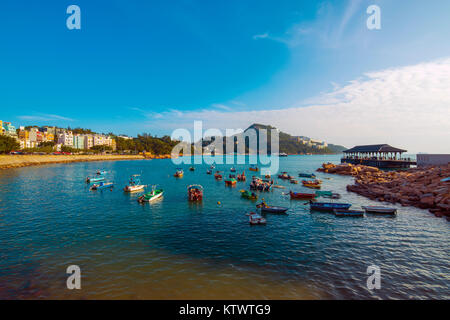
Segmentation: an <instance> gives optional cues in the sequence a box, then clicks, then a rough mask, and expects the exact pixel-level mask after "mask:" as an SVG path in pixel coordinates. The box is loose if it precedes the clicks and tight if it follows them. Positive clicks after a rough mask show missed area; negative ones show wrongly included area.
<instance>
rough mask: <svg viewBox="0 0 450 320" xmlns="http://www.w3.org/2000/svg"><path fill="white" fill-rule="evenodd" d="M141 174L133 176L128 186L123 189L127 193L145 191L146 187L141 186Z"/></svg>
mask: <svg viewBox="0 0 450 320" xmlns="http://www.w3.org/2000/svg"><path fill="white" fill-rule="evenodd" d="M139 177H140V175H139V174H133V175H132V176H131V177H130V180H129V181H128V185H126V186H125V188H123V191H125V192H136V191H141V190H144V188H145V185H143V184H141V179H140V178H139Z"/></svg>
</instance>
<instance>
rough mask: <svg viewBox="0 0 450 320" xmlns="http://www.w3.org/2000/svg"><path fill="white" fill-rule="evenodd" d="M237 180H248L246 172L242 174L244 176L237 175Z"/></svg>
mask: <svg viewBox="0 0 450 320" xmlns="http://www.w3.org/2000/svg"><path fill="white" fill-rule="evenodd" d="M237 180H238V181H245V180H247V177H246V176H245V171H244V172H242V174H238V175H237Z"/></svg>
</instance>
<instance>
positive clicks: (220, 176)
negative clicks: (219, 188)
mask: <svg viewBox="0 0 450 320" xmlns="http://www.w3.org/2000/svg"><path fill="white" fill-rule="evenodd" d="M214 178H216V180H222V178H223V177H222V175H221V174H220V171H217V172H216V173H215V174H214Z"/></svg>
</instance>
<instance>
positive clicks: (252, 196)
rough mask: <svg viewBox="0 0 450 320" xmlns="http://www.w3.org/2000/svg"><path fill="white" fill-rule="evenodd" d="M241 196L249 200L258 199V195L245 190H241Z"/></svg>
mask: <svg viewBox="0 0 450 320" xmlns="http://www.w3.org/2000/svg"><path fill="white" fill-rule="evenodd" d="M241 197H242V198H244V199H249V200H258V195H257V194H255V193H253V192H249V191H247V190H241Z"/></svg>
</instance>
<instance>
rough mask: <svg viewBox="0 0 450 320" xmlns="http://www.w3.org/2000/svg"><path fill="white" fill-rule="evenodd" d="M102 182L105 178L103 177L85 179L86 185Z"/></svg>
mask: <svg viewBox="0 0 450 320" xmlns="http://www.w3.org/2000/svg"><path fill="white" fill-rule="evenodd" d="M103 180H105V177H103V176H100V177H95V178H89V177H87V178H86V182H87V183H94V182H100V181H103Z"/></svg>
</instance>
